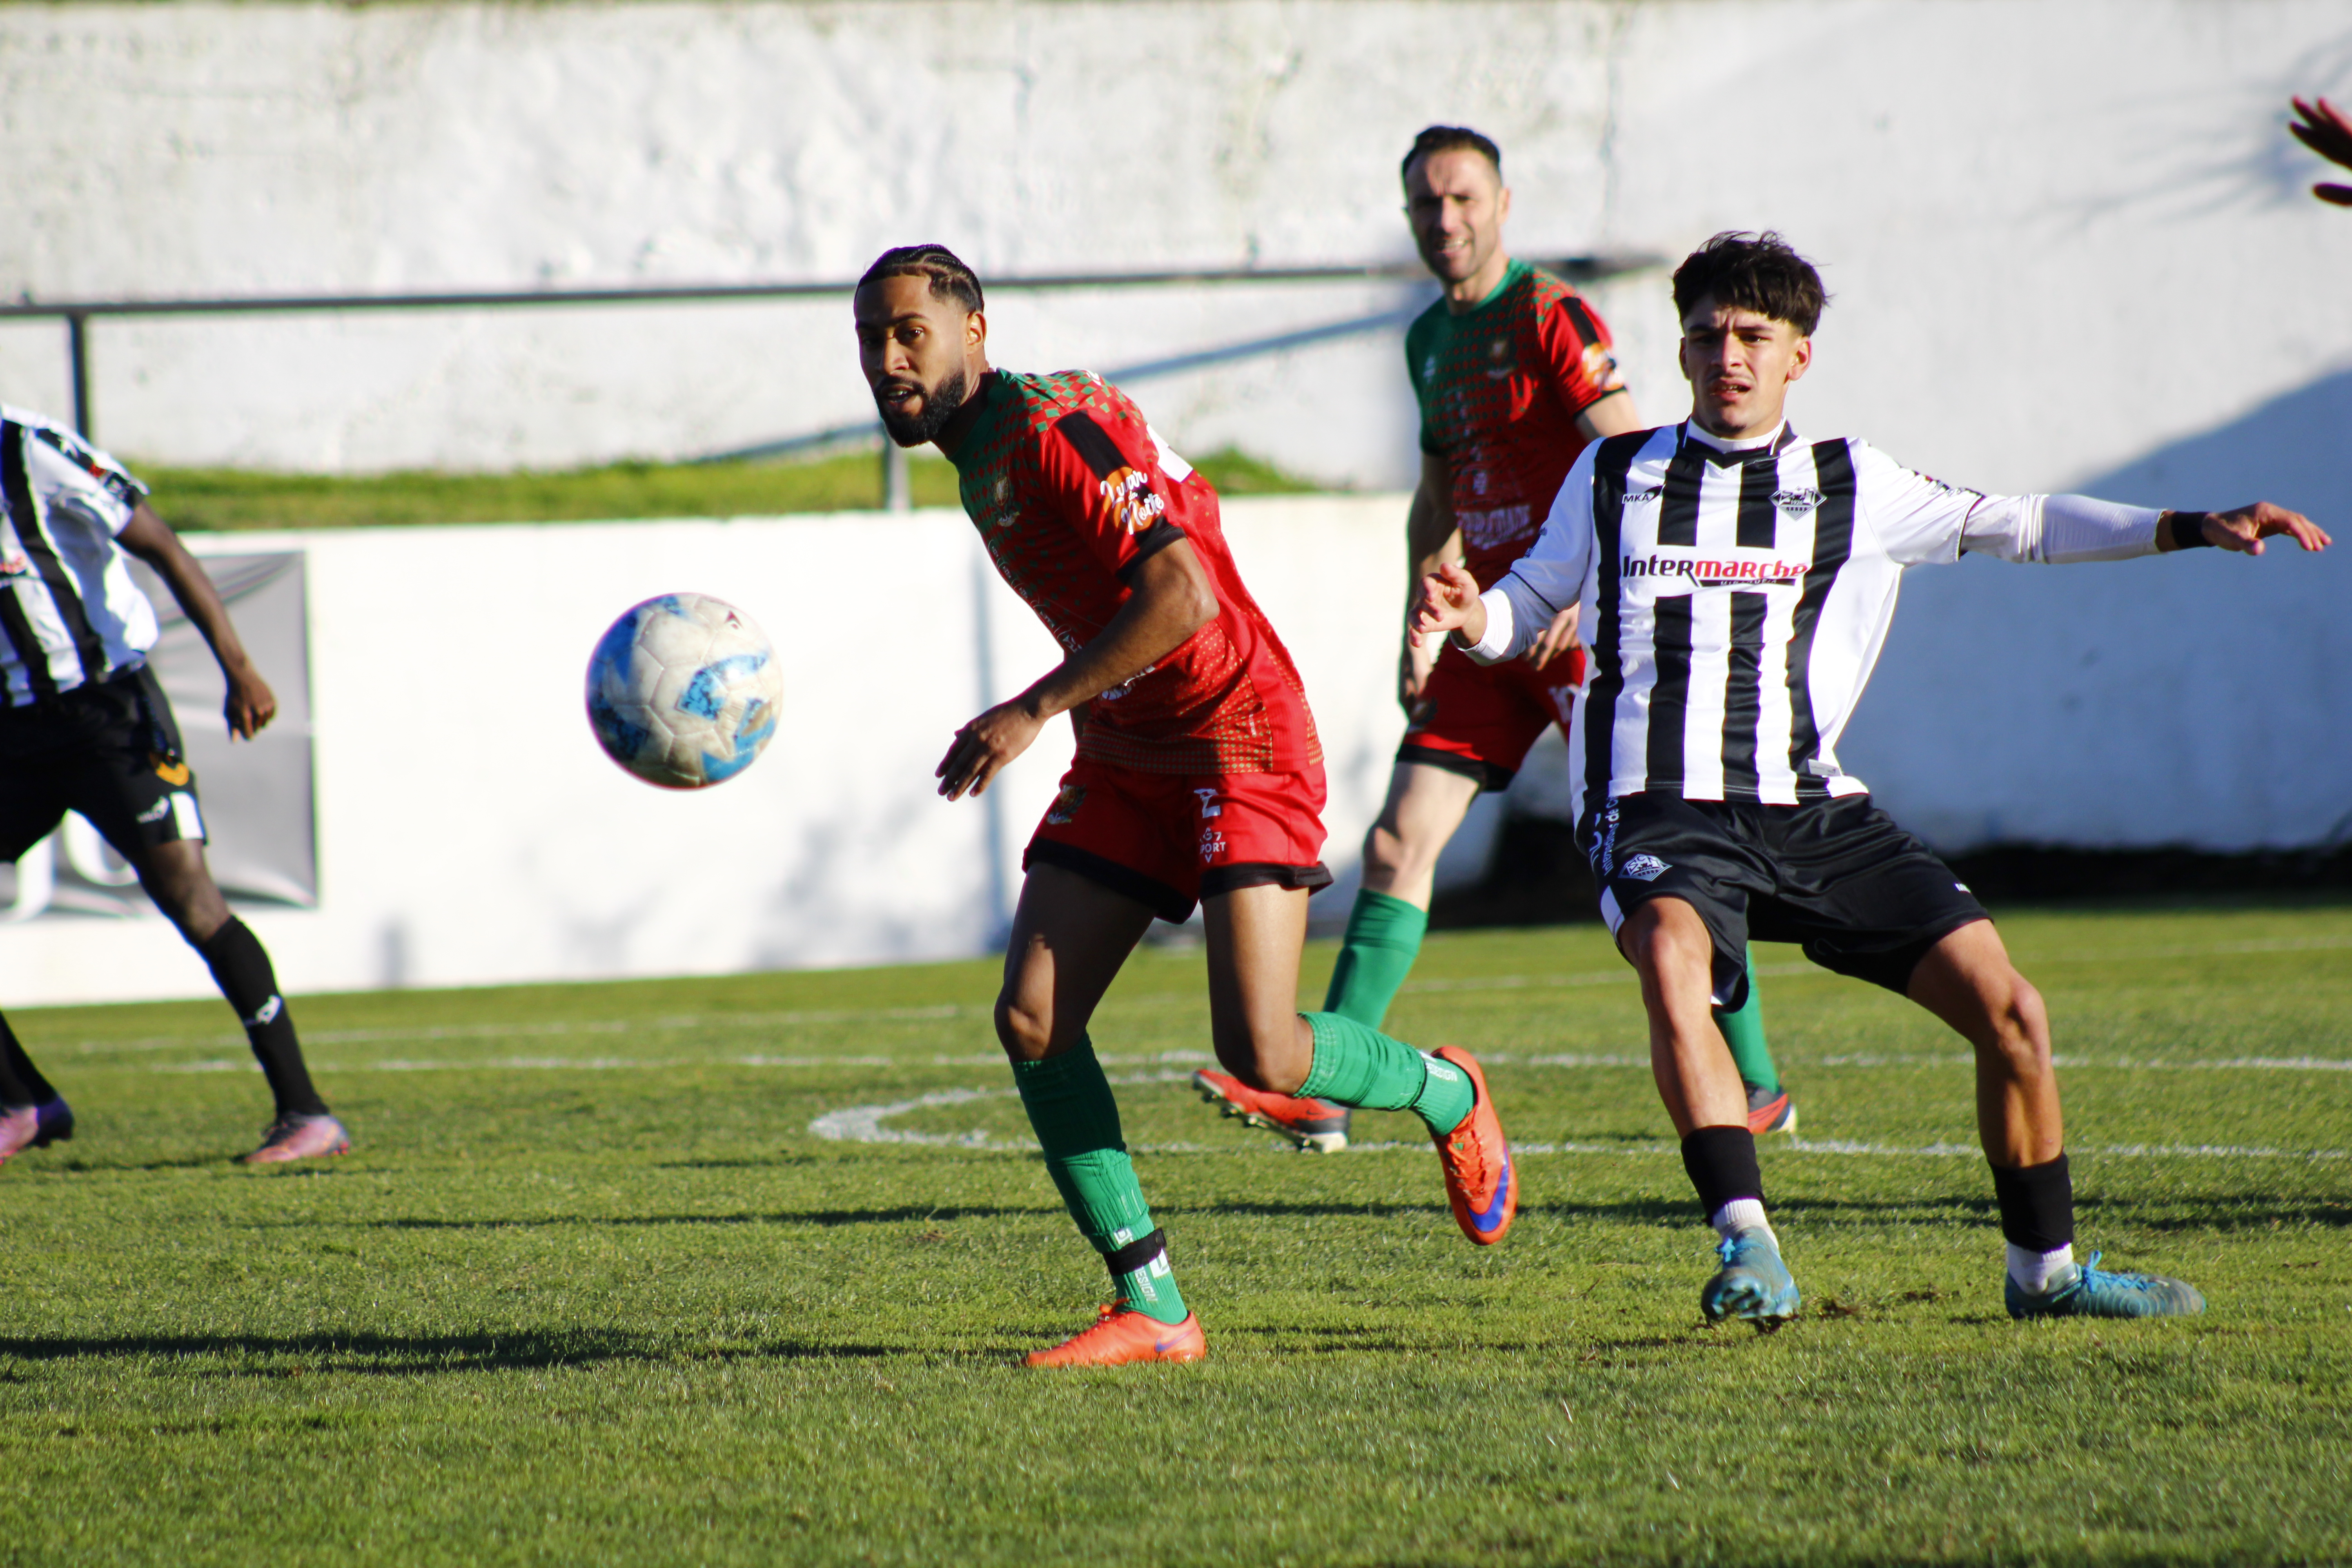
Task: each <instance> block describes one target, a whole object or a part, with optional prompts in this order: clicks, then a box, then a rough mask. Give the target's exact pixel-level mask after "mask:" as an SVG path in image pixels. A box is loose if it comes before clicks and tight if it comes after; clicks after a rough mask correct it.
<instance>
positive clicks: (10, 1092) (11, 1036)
mask: <svg viewBox="0 0 2352 1568" xmlns="http://www.w3.org/2000/svg"><path fill="white" fill-rule="evenodd" d="M57 1097H58V1091H57V1090H56V1089H51V1088H50V1087H49V1080H48V1079H45V1078H43V1077H42V1076H41V1069H40V1068H37V1067H35V1066H34V1065H33V1058H30V1057H28V1056H26V1054H25V1047H23V1046H21V1045H18V1044H17V1043H16V1030H14V1029H12V1028H10V1027H9V1026H8V1020H7V1019H6V1018H5V1017H0V1105H19V1106H21V1105H47V1103H48V1102H49V1101H50V1100H55V1099H57Z"/></svg>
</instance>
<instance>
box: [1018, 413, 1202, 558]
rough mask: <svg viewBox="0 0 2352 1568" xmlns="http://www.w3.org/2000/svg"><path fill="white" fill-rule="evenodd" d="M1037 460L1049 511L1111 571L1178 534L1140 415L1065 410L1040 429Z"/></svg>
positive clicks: (1155, 449) (1154, 446) (1167, 487)
mask: <svg viewBox="0 0 2352 1568" xmlns="http://www.w3.org/2000/svg"><path fill="white" fill-rule="evenodd" d="M1038 458H1039V461H1038V468H1039V475H1040V478H1041V479H1042V481H1043V483H1044V485H1045V490H1046V493H1047V494H1048V496H1049V497H1050V498H1051V499H1052V500H1053V501H1054V503H1055V511H1056V512H1057V513H1059V514H1060V515H1061V516H1063V517H1065V518H1066V519H1067V520H1068V521H1069V522H1070V524H1071V527H1072V529H1073V531H1075V532H1076V534H1077V536H1078V538H1079V540H1080V541H1081V542H1083V543H1084V544H1085V545H1086V547H1087V550H1088V551H1090V552H1092V553H1093V555H1094V557H1095V559H1096V560H1097V561H1098V562H1100V563H1102V566H1103V569H1104V570H1106V571H1108V572H1109V573H1110V574H1112V575H1114V576H1118V577H1122V578H1123V577H1125V575H1126V574H1128V573H1129V571H1131V570H1132V569H1133V568H1134V567H1135V566H1136V565H1138V564H1139V563H1141V562H1142V561H1143V560H1144V559H1145V558H1146V557H1148V556H1150V555H1153V554H1156V553H1157V552H1160V550H1162V549H1164V548H1166V547H1167V546H1168V545H1170V544H1172V543H1174V542H1176V541H1177V540H1179V539H1181V538H1182V537H1183V533H1182V531H1181V529H1180V528H1178V527H1177V525H1176V523H1175V521H1173V519H1172V518H1171V515H1170V513H1171V505H1172V502H1173V498H1172V496H1171V494H1170V492H1171V490H1172V489H1173V488H1174V485H1173V481H1172V480H1171V479H1169V478H1168V476H1167V475H1166V473H1165V472H1164V471H1163V470H1162V469H1161V468H1160V450H1159V446H1158V443H1156V442H1154V441H1153V440H1152V438H1151V433H1150V430H1149V429H1148V428H1147V427H1146V426H1144V424H1143V422H1142V420H1140V419H1125V418H1120V417H1118V416H1116V415H1114V414H1110V413H1108V412H1104V411H1101V410H1097V409H1090V408H1084V407H1081V408H1073V409H1071V410H1070V411H1069V412H1068V413H1066V414H1064V415H1062V416H1060V417H1059V418H1057V419H1055V421H1054V422H1053V423H1052V424H1051V425H1050V426H1047V427H1046V429H1045V441H1044V445H1043V446H1042V447H1041V448H1040V450H1039V453H1038Z"/></svg>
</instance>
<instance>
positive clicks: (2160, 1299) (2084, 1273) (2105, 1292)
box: [2001, 1252, 2205, 1318]
mask: <svg viewBox="0 0 2352 1568" xmlns="http://www.w3.org/2000/svg"><path fill="white" fill-rule="evenodd" d="M2105 1256H2106V1255H2105V1253H2101V1252H2094V1253H2093V1254H2091V1261H2089V1262H2088V1263H2085V1264H2084V1265H2083V1266H2082V1267H2081V1268H2077V1269H2075V1270H2074V1279H2070V1280H2068V1281H2067V1282H2066V1283H2065V1284H2063V1285H2061V1286H2059V1287H2058V1288H2057V1289H2054V1290H2051V1291H2048V1292H2045V1293H2044V1294H2042V1295H2040V1296H2031V1295H2028V1294H2026V1292H2024V1291H2023V1290H2021V1289H2018V1287H2017V1281H2016V1280H2014V1279H2009V1278H2007V1277H2006V1276H2004V1277H2003V1278H2002V1280H2001V1285H2002V1289H2001V1299H2002V1300H2004V1301H2006V1302H2007V1303H2008V1305H2009V1315H2010V1316H2011V1317H2012V1318H2186V1317H2189V1316H2190V1315H2192V1314H2194V1313H2198V1312H2201V1311H2203V1310H2205V1298H2204V1297H2203V1296H2202V1295H2201V1294H2200V1293H2199V1291H2198V1289H2197V1287H2196V1286H2194V1285H2191V1284H2189V1283H2188V1282H2187V1281H2185V1280H2180V1279H2167V1278H2166V1277H2165V1276H2163V1275H2161V1274H2111V1273H2109V1272H2107V1271H2106V1270H2105V1269H2103V1268H2100V1267H2099V1259H2100V1258H2104V1257H2105Z"/></svg>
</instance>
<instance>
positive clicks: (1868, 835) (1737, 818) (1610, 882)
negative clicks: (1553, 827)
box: [1577, 795, 1991, 1007]
mask: <svg viewBox="0 0 2352 1568" xmlns="http://www.w3.org/2000/svg"><path fill="white" fill-rule="evenodd" d="M1577 842H1578V844H1579V845H1580V846H1581V847H1582V848H1583V850H1584V853H1585V858H1588V859H1590V860H1591V862H1592V879H1593V881H1594V883H1595V884H1596V885H1597V886H1598V887H1599V888H1600V889H1601V914H1602V915H1603V916H1604V917H1605V918H1606V919H1607V920H1608V921H1609V930H1610V932H1611V934H1612V935H1614V934H1615V933H1616V931H1618V929H1619V928H1620V927H1622V925H1623V924H1624V923H1625V917H1626V916H1628V915H1630V914H1632V913H1633V911H1634V910H1637V909H1639V908H1641V907H1642V905H1643V904H1645V903H1647V902H1649V900H1652V899H1658V898H1671V899H1681V900H1685V902H1687V903H1688V904H1689V905H1690V906H1691V907H1692V908H1693V909H1695V910H1697V911H1698V915H1699V919H1701V920H1702V921H1706V929H1707V934H1708V935H1709V936H1710V937H1712V938H1713V939H1714V942H1715V1003H1716V1005H1717V1006H1719V1007H1737V1006H1739V1005H1742V1004H1743V1003H1744V1002H1745V1001H1746V1000H1747V992H1748V964H1747V952H1748V942H1749V940H1750V939H1751V938H1752V939H1754V940H1756V941H1759V942H1798V943H1801V944H1802V945H1803V947H1804V950H1805V956H1806V957H1807V958H1810V959H1811V960H1812V961H1813V962H1814V963H1818V964H1820V965H1821V966H1822V968H1823V969H1828V970H1832V971H1834V972H1836V973H1840V974H1851V975H1853V977H1854V978H1855V979H1857V980H1867V981H1869V982H1871V983H1872V984H1875V985H1884V986H1885V987H1886V988H1887V989H1888V990H1889V991H1894V992H1896V993H1903V992H1907V991H1908V990H1909V988H1910V984H1911V972H1912V971H1913V970H1914V969H1916V968H1917V967H1918V964H1919V961H1920V960H1921V959H1922V958H1925V957H1926V956H1927V950H1928V949H1929V948H1931V947H1934V946H1935V945H1936V944H1937V942H1941V941H1942V940H1943V939H1944V938H1945V937H1947V936H1948V935H1950V934H1951V933H1952V932H1953V931H1958V930H1959V929H1960V927H1962V926H1964V925H1969V924H1973V923H1974V922H1976V921H1981V920H1989V919H1990V918H1991V917H1990V916H1989V915H1987V914H1986V913H1985V908H1984V906H1983V905H1982V904H1980V903H1979V902H1977V900H1976V896H1975V895H1974V894H1973V893H1970V892H1969V890H1968V889H1967V888H1965V887H1964V886H1962V885H1961V884H1960V881H1959V879H1958V878H1956V877H1954V876H1953V875H1952V872H1951V868H1949V867H1948V866H1946V865H1945V864H1944V863H1943V862H1942V861H1941V860H1938V859H1937V858H1936V856H1935V854H1934V852H1933V851H1931V850H1930V849H1928V847H1927V846H1926V845H1924V844H1922V843H1920V842H1919V841H1918V840H1917V839H1916V838H1914V837H1911V836H1910V835H1909V834H1908V833H1906V832H1904V831H1903V829H1901V828H1900V827H1897V826H1895V819H1894V818H1893V817H1891V816H1887V815H1886V814H1885V812H1883V811H1881V810H1879V809H1878V808H1877V807H1876V806H1874V805H1871V804H1870V797H1869V796H1868V795H1842V796H1838V797H1836V798H1833V799H1830V800H1823V801H1813V802H1810V803H1808V804H1806V805H1749V804H1747V803H1745V802H1732V801H1719V800H1685V799H1683V797H1682V796H1680V795H1621V796H1619V797H1617V798H1615V799H1612V800H1609V801H1605V802H1603V803H1602V804H1601V805H1600V806H1599V807H1597V808H1595V809H1591V810H1588V811H1587V812H1586V813H1585V814H1584V820H1583V821H1582V822H1581V823H1580V824H1579V825H1578V826H1577Z"/></svg>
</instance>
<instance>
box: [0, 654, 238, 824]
mask: <svg viewBox="0 0 2352 1568" xmlns="http://www.w3.org/2000/svg"><path fill="white" fill-rule="evenodd" d="M68 811H78V812H79V813H81V815H82V816H86V817H88V818H89V824H90V826H93V827H95V828H97V829H98V831H99V832H100V835H101V836H103V837H105V839H106V841H107V842H108V843H109V844H111V845H113V846H114V848H115V852H116V853H117V854H119V855H121V856H122V857H123V858H126V859H131V858H136V857H137V856H138V854H139V852H140V851H142V850H143V849H152V848H153V847H155V846H157V845H159V844H171V843H175V842H177V841H178V840H180V839H183V838H190V839H194V840H195V841H197V842H198V843H202V842H203V841H204V837H205V821H204V816H203V814H202V813H201V812H200V811H199V810H198V809H197V807H196V779H195V775H194V773H190V772H189V771H188V764H187V763H186V762H185V761H184V759H183V758H182V756H181V754H180V729H179V726H178V725H177V724H176V723H174V722H173V718H172V705H171V703H170V702H169V701H167V700H165V699H164V696H163V687H162V686H160V685H158V684H157V683H156V680H155V676H154V673H153V672H152V671H151V670H149V669H146V668H139V669H135V670H131V671H130V672H128V673H127V674H123V675H118V676H116V677H115V678H114V679H111V680H109V681H105V682H102V683H100V684H99V685H95V686H78V687H76V688H74V689H72V690H71V691H67V692H63V693H60V694H59V695H58V696H56V697H52V698H49V699H47V700H45V701H41V702H36V703H34V704H33V705H32V706H31V707H29V708H6V707H0V861H13V860H15V859H16V858H17V857H18V856H20V855H22V854H23V853H24V852H25V851H26V850H27V849H30V848H31V847H33V846H34V845H36V844H38V843H39V842H40V841H41V840H42V839H44V838H46V837H48V836H49V835H50V834H52V833H54V832H56V831H57V826H58V823H60V822H62V821H63V820H65V815H66V813H67V812H68Z"/></svg>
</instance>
